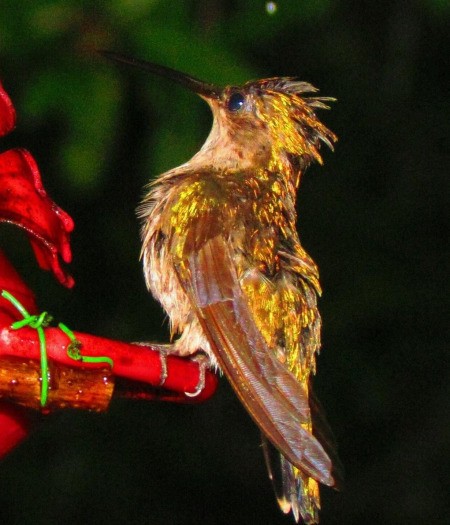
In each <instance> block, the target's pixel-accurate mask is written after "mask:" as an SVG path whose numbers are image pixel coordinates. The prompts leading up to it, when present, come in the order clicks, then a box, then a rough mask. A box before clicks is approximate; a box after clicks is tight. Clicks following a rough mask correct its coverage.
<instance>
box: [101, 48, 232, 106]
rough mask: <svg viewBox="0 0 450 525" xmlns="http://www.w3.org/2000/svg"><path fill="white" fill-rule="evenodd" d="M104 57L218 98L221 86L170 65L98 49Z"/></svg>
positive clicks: (204, 95)
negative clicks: (208, 82)
mask: <svg viewBox="0 0 450 525" xmlns="http://www.w3.org/2000/svg"><path fill="white" fill-rule="evenodd" d="M99 53H100V54H101V55H103V56H104V57H106V58H108V59H110V60H114V61H115V62H123V63H124V64H129V65H131V66H134V67H138V68H140V69H143V70H145V71H149V72H150V73H154V74H155V75H159V76H162V77H165V78H168V79H170V80H173V81H174V82H176V83H177V84H181V85H182V86H184V87H186V88H188V89H190V90H191V91H193V92H194V93H197V94H198V95H200V96H202V97H205V98H219V97H220V93H221V92H222V88H220V87H218V86H214V85H212V84H207V83H206V82H203V81H202V80H199V79H198V78H194V77H191V76H189V75H186V74H185V73H182V72H181V71H176V70H175V69H171V68H170V67H166V66H160V65H159V64H154V63H153V62H147V61H146V60H139V59H137V58H131V57H127V56H125V55H121V54H120V53H115V52H114V51H103V50H101V51H99Z"/></svg>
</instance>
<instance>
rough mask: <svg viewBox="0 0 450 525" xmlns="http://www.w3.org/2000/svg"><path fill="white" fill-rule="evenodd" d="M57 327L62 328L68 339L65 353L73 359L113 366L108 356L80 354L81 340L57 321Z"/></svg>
mask: <svg viewBox="0 0 450 525" xmlns="http://www.w3.org/2000/svg"><path fill="white" fill-rule="evenodd" d="M58 328H59V329H60V330H62V331H63V332H64V333H65V334H66V335H67V337H68V338H69V339H70V343H69V344H68V345H67V355H68V356H69V357H70V358H71V359H73V360H74V361H81V362H82V363H107V364H108V365H109V366H110V367H111V368H112V367H113V366H114V361H113V360H112V359H111V358H110V357H108V356H97V357H93V356H85V355H81V347H82V344H81V341H79V340H78V339H77V338H76V337H75V334H74V333H73V332H72V330H71V329H70V328H68V327H67V326H66V325H65V324H63V323H59V324H58Z"/></svg>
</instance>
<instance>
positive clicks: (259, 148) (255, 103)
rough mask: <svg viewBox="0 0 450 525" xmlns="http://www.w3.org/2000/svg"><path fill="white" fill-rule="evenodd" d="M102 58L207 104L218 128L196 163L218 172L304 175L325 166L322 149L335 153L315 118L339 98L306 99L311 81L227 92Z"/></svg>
mask: <svg viewBox="0 0 450 525" xmlns="http://www.w3.org/2000/svg"><path fill="white" fill-rule="evenodd" d="M101 53H102V54H103V55H104V56H106V57H107V58H110V59H112V60H115V61H118V62H124V63H127V64H130V65H132V66H137V67H139V68H141V69H145V70H146V71H150V72H151V73H154V74H157V75H160V76H164V77H166V78H169V79H171V80H173V81H175V82H177V83H178V84H181V85H183V86H184V87H186V88H188V89H190V90H191V91H193V92H195V93H197V94H198V95H199V96H200V97H202V98H203V99H204V100H206V101H207V102H208V104H209V105H210V107H211V109H212V112H213V116H214V122H213V126H212V129H211V132H210V134H209V136H208V138H207V140H206V142H205V144H204V145H203V147H202V148H201V150H200V151H199V152H198V153H197V154H196V155H195V156H194V157H193V158H192V159H191V161H190V162H191V163H194V164H195V163H196V162H199V163H202V164H203V165H205V163H208V164H209V165H212V166H215V167H217V168H219V169H220V168H222V169H242V168H246V167H267V168H268V169H269V170H274V171H285V170H286V169H288V170H290V171H292V170H294V171H299V170H302V169H304V168H305V167H306V166H307V165H308V164H309V163H310V162H311V161H312V160H316V161H317V162H319V163H322V157H321V155H320V153H319V149H320V144H321V143H322V142H323V143H325V144H326V145H327V146H329V147H330V148H331V149H333V142H335V141H336V140H337V138H336V136H335V135H334V133H332V132H331V131H330V130H329V129H328V128H327V127H326V126H325V125H324V124H322V123H321V122H320V120H319V119H318V118H317V116H316V113H315V110H316V109H328V106H327V105H326V103H327V102H330V101H333V100H334V99H333V98H327V97H317V96H304V95H305V94H311V93H312V94H314V93H316V92H317V89H316V88H315V87H313V86H312V85H311V84H308V83H307V82H301V81H298V80H296V79H294V78H290V77H280V78H268V79H264V80H256V81H250V82H247V83H246V84H244V85H243V86H240V87H236V86H227V87H225V88H222V87H218V86H215V85H213V84H208V83H206V82H203V81H201V80H198V79H196V78H194V77H191V76H189V75H186V74H184V73H181V72H179V71H175V70H173V69H170V68H167V67H165V66H160V65H157V64H154V63H152V62H147V61H142V60H137V59H134V58H129V57H126V56H123V55H120V54H117V53H113V52H110V51H102V52H101Z"/></svg>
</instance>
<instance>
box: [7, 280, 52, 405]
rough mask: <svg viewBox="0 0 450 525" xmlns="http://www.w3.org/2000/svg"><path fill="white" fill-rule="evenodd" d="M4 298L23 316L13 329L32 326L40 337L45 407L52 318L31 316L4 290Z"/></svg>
mask: <svg viewBox="0 0 450 525" xmlns="http://www.w3.org/2000/svg"><path fill="white" fill-rule="evenodd" d="M1 295H2V297H4V298H5V299H7V300H8V301H9V302H10V303H11V304H12V305H13V306H14V307H15V308H16V309H17V310H18V311H19V312H20V313H21V314H22V316H23V319H22V320H21V321H16V322H14V323H12V325H11V328H12V329H13V330H19V329H20V328H22V327H24V326H30V327H31V328H34V329H35V330H36V331H37V333H38V337H39V352H40V356H41V378H42V382H41V406H42V407H45V405H46V404H47V398H48V388H49V380H50V374H49V371H48V359H47V345H46V341H45V333H44V328H43V327H45V326H47V325H48V323H49V322H50V321H51V316H49V315H48V314H47V312H42V313H41V314H40V315H30V314H29V313H28V311H27V310H26V309H25V307H24V306H23V305H22V304H21V303H20V302H19V301H18V300H17V299H16V298H15V297H14V296H13V295H11V294H10V293H9V292H7V291H6V290H2V294H1Z"/></svg>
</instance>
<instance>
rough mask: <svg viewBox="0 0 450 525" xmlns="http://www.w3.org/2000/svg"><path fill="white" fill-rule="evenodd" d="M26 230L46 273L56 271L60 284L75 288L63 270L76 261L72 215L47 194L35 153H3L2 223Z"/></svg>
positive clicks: (0, 165)
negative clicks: (71, 234)
mask: <svg viewBox="0 0 450 525" xmlns="http://www.w3.org/2000/svg"><path fill="white" fill-rule="evenodd" d="M1 220H3V221H7V222H12V223H14V224H16V225H17V226H20V227H21V228H23V229H25V230H26V231H27V232H28V234H29V236H30V242H31V245H32V247H33V250H34V253H35V255H36V259H37V261H38V263H39V265H40V267H41V268H42V269H44V270H52V271H53V273H54V275H55V277H56V278H57V279H58V281H59V282H60V283H61V284H63V285H64V286H67V287H68V288H71V287H72V286H73V284H74V281H73V279H72V277H71V276H70V275H68V274H67V273H66V272H65V271H64V270H63V268H62V267H61V264H60V260H59V256H60V257H61V258H62V260H63V261H64V262H66V263H69V262H70V261H71V259H72V255H71V250H70V241H69V233H70V232H71V231H72V230H73V226H74V224H73V221H72V219H71V218H70V216H69V215H68V214H67V213H66V212H64V211H63V210H62V209H61V208H60V207H59V206H57V205H56V204H55V203H54V202H53V201H52V200H51V199H50V198H49V197H48V196H47V194H46V192H45V190H44V188H43V186H42V181H41V177H40V174H39V170H38V167H37V165H36V162H35V161H34V159H33V156H32V155H31V153H29V152H28V151H26V150H23V149H14V150H9V151H6V152H5V153H2V154H0V221H1Z"/></svg>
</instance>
